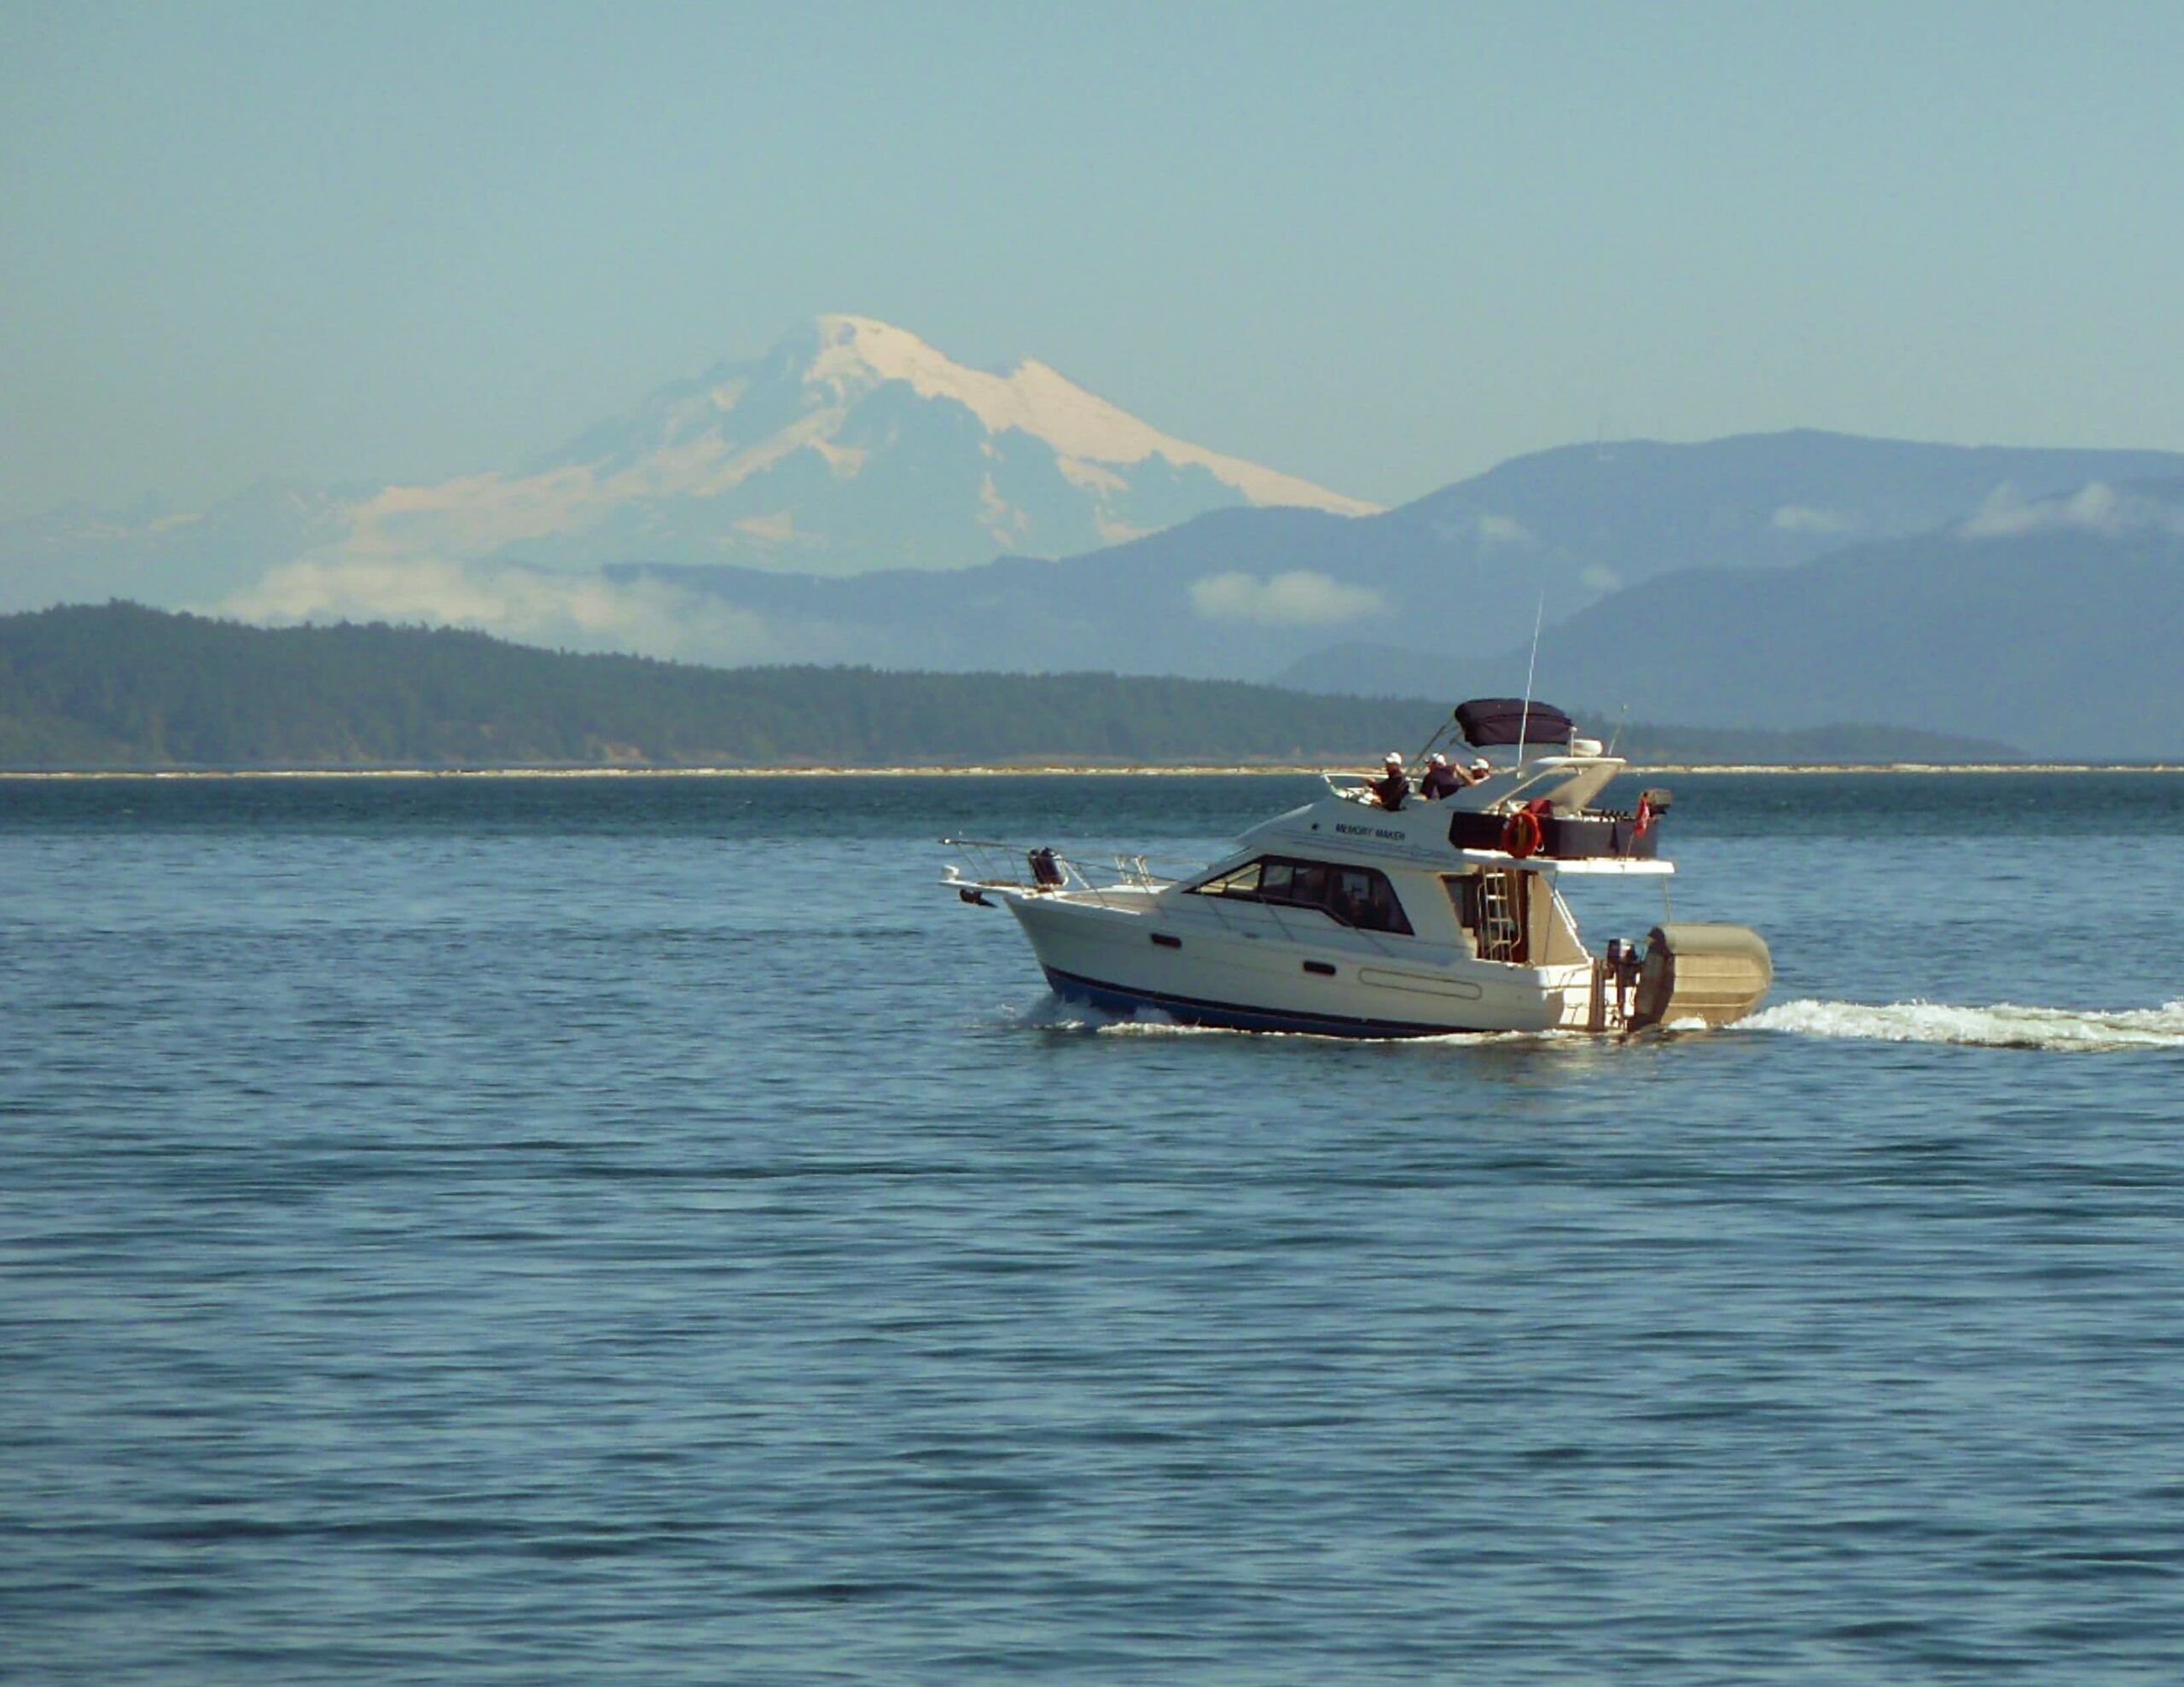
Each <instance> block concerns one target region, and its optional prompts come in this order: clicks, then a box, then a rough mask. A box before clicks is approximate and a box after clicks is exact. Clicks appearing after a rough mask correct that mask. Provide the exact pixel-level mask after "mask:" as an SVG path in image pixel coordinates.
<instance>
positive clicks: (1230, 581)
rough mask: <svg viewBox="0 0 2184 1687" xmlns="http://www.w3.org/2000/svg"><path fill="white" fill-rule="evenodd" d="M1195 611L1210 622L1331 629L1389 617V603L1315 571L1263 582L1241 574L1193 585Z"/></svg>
mask: <svg viewBox="0 0 2184 1687" xmlns="http://www.w3.org/2000/svg"><path fill="white" fill-rule="evenodd" d="M1190 589H1191V606H1192V607H1193V608H1194V609H1195V610H1196V611H1197V612H1199V614H1200V615H1202V616H1204V617H1205V618H1206V619H1207V620H1209V621H1242V622H1247V623H1251V624H1252V625H1253V626H1259V627H1327V626H1333V625H1334V624H1335V623H1338V622H1342V621H1356V620H1361V619H1362V618H1363V617H1366V616H1368V615H1385V613H1386V612H1387V608H1388V604H1387V600H1386V599H1385V598H1384V597H1382V596H1381V595H1380V593H1378V592H1376V591H1374V589H1373V588H1371V587H1370V586H1345V585H1344V584H1343V583H1341V582H1340V581H1339V580H1335V579H1332V578H1330V577H1328V576H1327V575H1325V574H1321V573H1319V572H1317V571H1316V570H1312V569H1297V570H1294V571H1292V572H1290V573H1287V574H1276V575H1274V576H1272V577H1270V578H1268V579H1264V580H1262V579H1261V578H1260V577H1258V575H1256V574H1246V573H1244V572H1242V571H1240V570H1238V571H1232V572H1229V573H1227V574H1209V575H1207V576H1206V577H1205V578H1204V579H1202V580H1194V581H1192V582H1191V588H1190Z"/></svg>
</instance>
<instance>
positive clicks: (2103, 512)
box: [1957, 480, 2184, 539]
mask: <svg viewBox="0 0 2184 1687" xmlns="http://www.w3.org/2000/svg"><path fill="white" fill-rule="evenodd" d="M2066 528H2075V529H2077V530H2079V531H2081V532H2087V533H2098V534H2100V536H2102V537H2104V538H2110V539H2113V538H2117V537H2119V536H2122V535H2123V534H2126V533H2144V532H2159V533H2175V534H2180V535H2184V509H2180V508H2179V507H2177V506H2175V504H2165V503H2163V502H2161V501H2158V499H2153V498H2148V497H2144V496H2140V495H2139V494H2137V493H2135V492H2118V491H2117V490H2116V489H2115V488H2114V487H2112V486H2107V485H2104V484H2101V483H2100V481H2097V480H2096V481H2094V483H2093V484H2091V485H2088V486H2085V487H2082V488H2080V489H2079V490H2077V491H2076V492H2073V493H2072V494H2071V496H2069V497H2067V498H2042V499H2041V500H2039V501H2036V502H2029V501H2027V500H2026V499H2025V498H2024V495H2023V494H2021V493H2019V492H2018V490H2017V488H2015V487H2014V486H2008V485H2003V486H1997V487H1996V488H1995V490H1993V491H1992V492H1989V494H1988V495H1987V496H1986V498H1985V500H1984V501H1983V502H1982V503H1981V504H1980V506H1979V508H1978V512H1977V513H1975V514H1974V515H1973V516H1972V519H1970V520H1968V521H1966V522H1965V523H1964V525H1962V526H1960V527H1959V528H1958V529H1957V534H1958V536H1960V537H1961V538H1966V539H2012V538H2015V537H2017V536H2018V535H2019V534H2023V533H2047V532H2055V531H2058V530H2063V529H2066Z"/></svg>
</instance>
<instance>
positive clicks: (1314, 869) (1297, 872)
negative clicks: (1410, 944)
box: [1194, 855, 1412, 937]
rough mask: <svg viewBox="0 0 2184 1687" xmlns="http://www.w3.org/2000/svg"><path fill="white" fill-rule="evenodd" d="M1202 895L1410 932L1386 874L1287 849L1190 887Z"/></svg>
mask: <svg viewBox="0 0 2184 1687" xmlns="http://www.w3.org/2000/svg"><path fill="white" fill-rule="evenodd" d="M1194 894H1195V895H1198V896H1229V897H1234V898H1237V899H1239V900H1241V901H1254V902H1271V903H1275V904H1276V905H1278V906H1280V907H1294V908H1318V909H1319V910H1321V912H1322V913H1327V914H1330V915H1332V916H1333V918H1335V919H1339V920H1340V921H1341V922H1342V923H1343V924H1344V925H1354V926H1356V928H1357V929H1358V930H1361V931H1390V932H1394V933H1396V934H1397V935H1398V936H1404V937H1408V936H1411V935H1412V933H1411V929H1410V920H1409V916H1407V915H1406V914H1405V913H1403V902H1402V900H1401V899H1400V898H1399V897H1397V895H1396V891H1395V887H1394V886H1393V885H1392V884H1389V883H1388V878H1387V875H1386V874H1385V873H1384V872H1379V871H1378V870H1376V869H1375V868H1373V867H1344V866H1342V865H1340V864H1339V863H1336V862H1331V861H1296V860H1293V859H1292V858H1290V857H1288V856H1285V855H1264V856H1262V857H1260V858H1259V859H1258V861H1252V862H1250V863H1249V864H1247V865H1246V866H1244V867H1238V868H1236V869H1235V870H1234V871H1233V872H1225V873H1223V874H1222V875H1221V877H1219V878H1209V879H1208V880H1206V881H1205V884H1200V885H1198V886H1196V887H1194Z"/></svg>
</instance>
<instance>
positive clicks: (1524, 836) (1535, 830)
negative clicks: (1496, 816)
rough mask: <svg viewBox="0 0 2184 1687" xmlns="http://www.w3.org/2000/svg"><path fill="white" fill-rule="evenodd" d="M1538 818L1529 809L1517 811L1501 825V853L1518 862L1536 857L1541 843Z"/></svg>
mask: <svg viewBox="0 0 2184 1687" xmlns="http://www.w3.org/2000/svg"><path fill="white" fill-rule="evenodd" d="M1541 841H1542V840H1541V834H1540V829H1539V816H1538V815H1536V814H1534V813H1533V812H1532V811H1531V809H1518V810H1517V812H1516V813H1515V814H1513V815H1510V816H1509V818H1508V819H1507V820H1505V821H1503V822H1502V854H1503V855H1514V856H1515V857H1516V858H1517V859H1518V860H1519V861H1522V860H1524V859H1525V856H1527V855H1536V854H1537V853H1538V851H1539V846H1540V843H1541Z"/></svg>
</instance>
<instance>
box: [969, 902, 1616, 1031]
mask: <svg viewBox="0 0 2184 1687" xmlns="http://www.w3.org/2000/svg"><path fill="white" fill-rule="evenodd" d="M1009 906H1010V908H1011V910H1012V912H1014V913H1015V915H1016V917H1017V919H1018V920H1019V923H1020V924H1021V925H1022V926H1023V928H1024V932H1025V936H1026V937H1028V938H1029V939H1030V940H1031V948H1032V952H1033V953H1034V954H1036V955H1037V958H1038V961H1039V965H1040V968H1041V970H1042V971H1043V972H1044V973H1045V975H1046V977H1047V982H1048V984H1049V985H1050V986H1052V988H1053V989H1054V993H1055V994H1057V995H1059V996H1060V997H1062V998H1064V999H1065V1000H1071V1001H1077V1002H1082V1003H1084V1004H1085V1005H1087V1006H1091V1007H1094V1008H1096V1009H1098V1010H1099V1011H1101V1012H1106V1013H1113V1014H1118V1015H1130V1014H1135V1013H1142V1012H1157V1013H1159V1014H1162V1015H1164V1016H1165V1017H1168V1018H1170V1019H1173V1020H1175V1021H1176V1022H1177V1023H1182V1024H1187V1025H1204V1026H1211V1027H1218V1028H1221V1029H1231V1030H1245V1031H1288V1032H1300V1033H1306V1034H1310V1035H1317V1036H1342V1037H1434V1036H1447V1035H1451V1034H1454V1033H1459V1032H1486V1031H1545V1030H1551V1029H1583V1023H1584V1013H1585V1008H1586V994H1587V991H1588V988H1589V972H1588V971H1587V970H1586V969H1583V968H1577V969H1552V970H1548V969H1527V968H1517V967H1501V966H1491V967H1489V966H1483V965H1480V964H1479V963H1478V962H1476V961H1473V960H1470V959H1468V958H1466V959H1464V960H1463V961H1461V962H1459V961H1457V959H1456V958H1455V956H1454V955H1453V954H1450V953H1449V951H1448V950H1446V949H1445V948H1442V949H1438V950H1436V949H1434V948H1432V947H1431V946H1419V947H1417V948H1411V947H1410V946H1409V942H1408V940H1401V939H1397V940H1389V941H1388V942H1378V941H1376V940H1374V939H1372V938H1370V937H1369V936H1366V935H1365V934H1361V933H1357V932H1354V931H1346V930H1338V929H1336V928H1334V927H1333V926H1332V925H1329V927H1328V932H1327V936H1326V938H1325V940H1324V941H1321V942H1310V941H1307V940H1306V939H1305V938H1304V934H1302V933H1300V932H1299V931H1298V930H1297V929H1296V917H1295V914H1294V913H1293V911H1292V913H1291V914H1290V916H1289V919H1290V926H1289V929H1288V930H1287V931H1286V932H1285V931H1283V930H1281V928H1280V925H1279V922H1280V919H1281V915H1280V914H1279V913H1276V912H1275V911H1271V910H1267V909H1255V908H1244V909H1235V910H1229V911H1228V912H1226V913H1219V912H1217V911H1211V910H1209V911H1206V913H1205V914H1204V915H1203V917H1201V918H1199V919H1178V918H1176V917H1175V916H1174V914H1173V913H1171V912H1168V911H1164V910H1161V909H1159V908H1158V907H1155V906H1153V904H1152V903H1151V902H1150V901H1137V902H1136V903H1135V904H1125V905H1124V906H1120V907H1118V906H1114V905H1111V904H1103V903H1101V902H1100V901H1097V900H1086V899H1077V898H1072V897H1066V896H1019V897H1014V898H1012V899H1011V901H1010V903H1009ZM1398 944H1400V945H1402V948H1397V947H1396V945H1398ZM1565 975H1566V976H1565Z"/></svg>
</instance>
